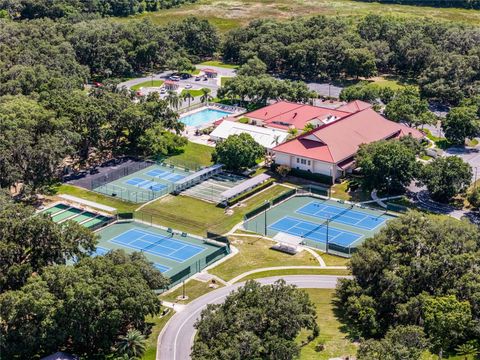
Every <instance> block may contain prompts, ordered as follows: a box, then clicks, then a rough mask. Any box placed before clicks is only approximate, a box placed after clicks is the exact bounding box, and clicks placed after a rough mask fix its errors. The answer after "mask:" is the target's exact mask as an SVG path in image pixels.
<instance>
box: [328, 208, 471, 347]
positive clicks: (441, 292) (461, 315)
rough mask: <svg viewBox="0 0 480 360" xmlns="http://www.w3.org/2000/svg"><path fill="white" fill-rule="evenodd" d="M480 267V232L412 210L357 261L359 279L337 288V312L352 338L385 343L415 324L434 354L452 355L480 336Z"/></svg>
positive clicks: (353, 266) (370, 243)
mask: <svg viewBox="0 0 480 360" xmlns="http://www.w3.org/2000/svg"><path fill="white" fill-rule="evenodd" d="M479 264H480V231H479V230H478V227H477V226H476V225H473V224H471V223H469V222H467V221H459V220H456V219H453V218H451V217H447V216H438V215H425V214H422V213H419V212H414V211H411V212H409V213H407V214H406V215H404V216H402V217H399V218H397V219H394V220H392V221H389V222H388V223H387V225H386V227H385V228H383V229H382V230H381V231H380V232H379V233H377V234H376V235H374V236H373V237H372V238H370V239H367V241H365V242H364V243H363V244H362V246H360V247H359V248H358V251H357V252H356V253H355V254H354V255H353V256H352V258H351V269H352V274H353V275H354V278H352V279H344V280H341V282H340V285H339V286H338V287H337V292H336V296H337V300H336V303H337V306H338V310H339V313H340V315H341V318H342V319H343V322H344V323H345V324H346V326H347V327H348V329H349V331H350V332H351V334H352V335H354V336H362V337H365V338H382V337H384V336H385V335H386V334H387V333H388V330H389V329H390V328H392V327H395V326H402V325H405V326H406V325H414V326H420V327H422V329H423V331H424V332H425V335H426V337H427V339H428V340H429V345H428V346H429V347H430V349H431V350H432V351H435V352H436V353H439V352H440V351H444V352H452V351H453V350H454V348H455V347H456V346H458V345H460V344H464V343H465V342H467V341H468V340H473V339H478V337H479V336H480V326H479V322H480V307H479V306H478V304H480V302H479V299H480V287H479V284H480V275H479V274H478V272H477V271H476V268H477V267H478V266H479ZM416 338H417V339H420V338H419V337H418V336H417V337H416ZM375 346H376V345H375ZM382 347H383V346H382Z"/></svg>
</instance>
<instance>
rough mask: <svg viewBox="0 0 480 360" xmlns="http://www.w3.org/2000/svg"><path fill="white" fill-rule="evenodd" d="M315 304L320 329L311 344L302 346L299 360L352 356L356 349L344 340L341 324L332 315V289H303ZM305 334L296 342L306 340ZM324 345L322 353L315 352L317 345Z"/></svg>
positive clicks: (344, 334)
mask: <svg viewBox="0 0 480 360" xmlns="http://www.w3.org/2000/svg"><path fill="white" fill-rule="evenodd" d="M304 290H305V291H306V292H307V293H308V295H309V296H310V300H311V301H312V302H313V303H314V304H315V308H316V311H317V324H318V326H319V327H320V335H319V336H318V337H317V338H316V339H314V340H313V341H312V342H310V343H308V344H307V345H305V346H303V347H302V349H301V352H300V360H310V359H317V360H327V359H330V358H334V357H339V358H340V357H342V356H348V355H350V356H352V355H353V356H354V355H355V354H356V353H357V351H356V350H357V347H356V345H355V344H353V343H352V342H351V341H350V340H348V339H347V338H346V336H347V334H346V333H344V332H342V331H341V328H342V324H341V323H340V322H339V321H338V320H337V318H336V317H335V314H334V307H333V304H332V299H333V297H334V295H335V290H333V289H304ZM306 336H307V333H306V332H302V333H301V334H300V336H299V337H298V341H304V340H306ZM322 343H323V344H324V345H325V349H324V350H323V351H320V352H317V351H315V346H316V345H317V344H322Z"/></svg>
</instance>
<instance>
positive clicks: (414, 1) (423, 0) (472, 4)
mask: <svg viewBox="0 0 480 360" xmlns="http://www.w3.org/2000/svg"><path fill="white" fill-rule="evenodd" d="M356 1H363V2H379V3H381V4H401V5H418V6H434V7H456V8H465V9H480V0H356Z"/></svg>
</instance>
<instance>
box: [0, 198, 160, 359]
mask: <svg viewBox="0 0 480 360" xmlns="http://www.w3.org/2000/svg"><path fill="white" fill-rule="evenodd" d="M96 244H97V235H95V234H94V233H92V232H91V231H89V230H88V229H86V228H84V227H82V226H81V225H78V224H77V223H75V222H73V221H67V222H66V223H64V224H57V223H54V222H53V221H52V220H51V219H50V217H49V216H48V215H43V214H36V213H35V210H34V209H33V208H31V207H28V206H25V205H23V204H21V203H14V202H12V201H11V199H10V197H9V196H8V195H7V194H6V193H4V192H1V191H0V258H1V259H2V261H1V262H0V319H1V320H0V334H1V337H2V341H1V342H0V352H1V353H2V357H5V358H8V359H33V358H38V357H41V356H45V355H49V354H51V353H53V352H56V351H59V350H63V351H67V352H71V353H75V354H77V355H79V356H81V357H82V358H88V359H105V358H112V359H120V358H125V357H122V356H123V355H124V354H122V353H123V352H128V351H129V349H128V347H127V348H125V347H123V346H122V343H123V340H122V339H123V338H124V337H125V336H128V335H129V334H130V333H131V332H132V331H137V332H140V333H141V334H143V335H147V334H148V333H149V332H150V328H151V324H149V323H147V322H146V320H145V317H146V316H147V315H158V314H159V312H160V309H161V302H160V300H159V298H158V296H157V295H156V294H155V292H154V290H156V289H162V288H165V287H166V286H167V285H168V280H167V279H166V278H164V277H163V276H162V275H161V274H160V272H159V271H158V270H157V269H156V268H155V267H154V266H153V264H152V263H151V262H149V261H148V260H147V259H146V258H145V257H144V255H143V254H141V253H133V254H131V255H126V254H125V253H124V252H123V251H113V252H110V253H109V254H107V255H105V256H98V257H90V256H89V253H91V252H92V251H94V250H95V247H96ZM72 263H73V264H72Z"/></svg>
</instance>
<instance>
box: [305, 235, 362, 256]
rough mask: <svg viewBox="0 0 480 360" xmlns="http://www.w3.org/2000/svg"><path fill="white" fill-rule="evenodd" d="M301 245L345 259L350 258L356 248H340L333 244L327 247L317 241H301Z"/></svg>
mask: <svg viewBox="0 0 480 360" xmlns="http://www.w3.org/2000/svg"><path fill="white" fill-rule="evenodd" d="M303 243H304V244H305V245H307V246H308V247H311V248H315V249H318V250H320V251H323V252H326V253H328V254H333V255H337V256H341V257H345V258H349V257H351V256H352V255H353V254H354V253H355V252H356V251H357V248H356V247H355V246H341V245H338V244H335V243H328V246H327V244H325V243H319V242H317V241H311V240H308V239H303ZM327 247H328V250H327Z"/></svg>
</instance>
